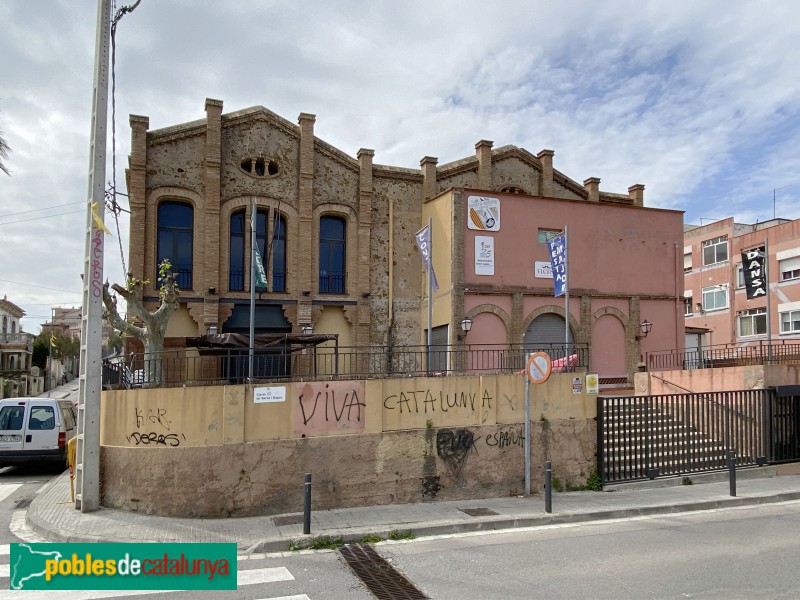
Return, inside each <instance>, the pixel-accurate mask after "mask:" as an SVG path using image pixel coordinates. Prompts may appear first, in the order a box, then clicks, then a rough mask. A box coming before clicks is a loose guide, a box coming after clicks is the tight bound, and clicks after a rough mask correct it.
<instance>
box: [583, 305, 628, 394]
mask: <svg viewBox="0 0 800 600" xmlns="http://www.w3.org/2000/svg"><path fill="white" fill-rule="evenodd" d="M591 364H592V371H594V372H595V373H597V374H598V375H600V377H605V378H609V377H627V375H626V373H627V372H628V369H627V367H626V364H627V363H626V357H625V327H624V326H623V324H622V322H621V321H620V320H619V319H618V318H617V317H615V316H614V315H603V316H601V317H600V318H599V319H597V320H596V321H595V322H594V325H593V326H592V363H591Z"/></svg>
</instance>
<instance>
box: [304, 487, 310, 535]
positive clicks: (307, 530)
mask: <svg viewBox="0 0 800 600" xmlns="http://www.w3.org/2000/svg"><path fill="white" fill-rule="evenodd" d="M304 487H305V489H304V492H305V498H304V500H305V501H304V502H303V533H305V534H308V533H311V473H306V482H305V486H304Z"/></svg>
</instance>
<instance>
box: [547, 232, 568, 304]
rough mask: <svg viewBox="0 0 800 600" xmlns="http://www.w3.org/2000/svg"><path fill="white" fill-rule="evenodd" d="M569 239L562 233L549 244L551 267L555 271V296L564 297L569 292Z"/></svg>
mask: <svg viewBox="0 0 800 600" xmlns="http://www.w3.org/2000/svg"><path fill="white" fill-rule="evenodd" d="M566 245H567V239H566V236H565V235H564V234H563V233H562V234H561V235H557V236H556V237H554V238H551V239H550V240H549V241H548V242H547V247H548V249H549V251H550V266H551V268H552V269H553V287H554V288H555V296H556V298H558V297H559V296H563V295H564V294H565V293H566V292H567V260H566V259H567V253H566Z"/></svg>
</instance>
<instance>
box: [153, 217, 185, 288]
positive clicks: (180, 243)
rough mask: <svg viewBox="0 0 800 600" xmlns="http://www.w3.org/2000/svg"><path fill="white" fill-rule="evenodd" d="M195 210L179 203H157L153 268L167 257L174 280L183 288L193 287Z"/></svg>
mask: <svg viewBox="0 0 800 600" xmlns="http://www.w3.org/2000/svg"><path fill="white" fill-rule="evenodd" d="M193 226H194V209H193V208H192V207H191V206H190V205H188V204H182V203H180V202H162V203H161V204H159V205H158V248H157V250H156V270H158V265H159V264H160V263H161V261H162V260H164V259H165V258H166V259H169V262H170V263H171V264H172V272H173V273H174V274H175V281H176V282H177V284H178V287H179V288H180V289H182V290H190V289H192V242H193V240H192V237H193Z"/></svg>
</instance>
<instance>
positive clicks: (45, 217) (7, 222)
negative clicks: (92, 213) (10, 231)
mask: <svg viewBox="0 0 800 600" xmlns="http://www.w3.org/2000/svg"><path fill="white" fill-rule="evenodd" d="M82 212H85V211H82V210H73V211H71V212H65V213H59V214H57V215H46V216H44V217H34V218H32V219H20V220H19V221H6V222H5V223H0V225H13V224H14V223H26V222H27V221H38V220H39V219H50V218H52V217H63V216H64V215H76V214H78V213H82Z"/></svg>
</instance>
